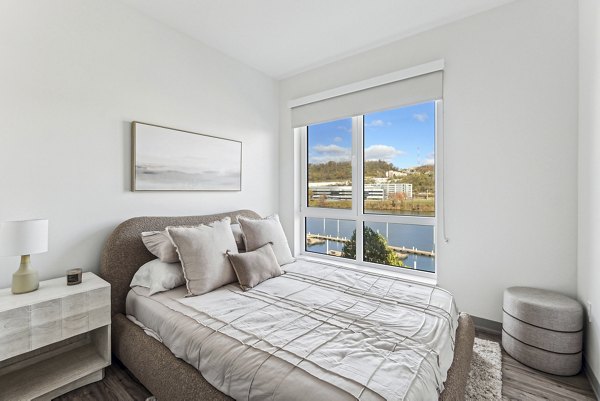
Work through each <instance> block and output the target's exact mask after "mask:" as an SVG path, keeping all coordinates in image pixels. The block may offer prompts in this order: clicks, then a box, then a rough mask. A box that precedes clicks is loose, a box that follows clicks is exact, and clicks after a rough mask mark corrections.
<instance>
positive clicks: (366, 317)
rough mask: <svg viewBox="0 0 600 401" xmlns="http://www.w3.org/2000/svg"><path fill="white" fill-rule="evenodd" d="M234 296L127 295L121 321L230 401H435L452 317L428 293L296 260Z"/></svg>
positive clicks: (448, 303) (438, 296)
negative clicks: (182, 362) (197, 373)
mask: <svg viewBox="0 0 600 401" xmlns="http://www.w3.org/2000/svg"><path fill="white" fill-rule="evenodd" d="M284 270H285V271H286V274H284V275H283V276H280V277H277V278H274V279H271V280H267V281H265V282H264V283H262V284H260V285H259V286H257V287H255V288H254V289H252V290H250V291H247V292H243V291H241V290H240V289H239V287H238V286H237V285H234V284H231V285H227V286H224V287H222V288H219V289H217V290H215V291H213V292H210V293H208V294H204V295H201V296H197V297H185V294H186V290H185V288H184V287H179V288H176V289H174V290H171V291H167V292H164V293H160V294H155V295H153V296H148V290H147V289H145V288H142V287H135V288H134V289H132V290H131V291H130V292H129V294H128V296H127V305H126V308H127V315H128V317H129V318H130V319H132V320H133V321H136V322H137V323H138V324H139V325H141V326H142V327H144V328H145V329H146V330H147V333H148V334H149V335H152V336H154V337H155V338H157V339H159V340H160V341H162V342H163V343H164V344H165V345H166V346H167V347H168V348H169V349H170V350H171V351H172V352H173V354H174V355H175V356H177V357H178V358H181V359H183V360H185V361H186V362H188V363H189V364H191V365H192V366H194V367H195V368H196V369H198V370H199V371H200V372H201V373H202V375H203V376H204V377H205V378H206V380H207V381H208V382H209V383H211V384H212V385H213V386H214V387H216V388H217V389H219V390H220V391H222V392H223V393H225V394H228V395H230V396H231V397H233V398H235V399H237V400H249V399H252V400H263V399H269V400H286V401H288V400H290V401H293V400H298V401H300V400H332V401H336V400H340V401H341V400H356V399H359V400H366V401H370V400H384V399H387V400H435V399H437V397H438V394H439V393H440V392H441V391H442V390H443V382H444V381H445V380H446V375H447V371H448V369H449V367H450V365H451V363H452V358H453V354H454V352H453V349H454V336H455V333H456V327H457V326H458V311H457V309H456V306H455V303H454V299H453V297H452V296H451V294H449V293H448V292H447V291H445V290H443V289H440V288H439V287H435V286H429V285H424V284H420V283H416V282H411V281H407V280H400V279H394V278H391V277H389V276H383V275H378V274H374V273H368V272H361V271H355V270H349V269H344V268H340V267H336V266H333V265H329V264H323V263H315V262H309V261H303V260H299V261H297V262H295V263H292V264H289V265H285V266H284Z"/></svg>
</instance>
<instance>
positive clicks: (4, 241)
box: [0, 220, 48, 256]
mask: <svg viewBox="0 0 600 401" xmlns="http://www.w3.org/2000/svg"><path fill="white" fill-rule="evenodd" d="M46 251H48V220H23V221H4V222H1V223H0V256H19V255H31V254H33V253H42V252H46Z"/></svg>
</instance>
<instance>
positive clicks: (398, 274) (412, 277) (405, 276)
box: [296, 253, 437, 285]
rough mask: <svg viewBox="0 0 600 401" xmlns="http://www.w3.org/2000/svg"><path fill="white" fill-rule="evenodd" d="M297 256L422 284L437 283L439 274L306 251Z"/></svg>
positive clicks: (310, 260)
mask: <svg viewBox="0 0 600 401" xmlns="http://www.w3.org/2000/svg"><path fill="white" fill-rule="evenodd" d="M296 258H297V259H301V260H306V261H309V262H317V263H325V264H329V265H334V266H339V267H343V268H346V269H350V270H357V271H367V272H370V273H376V274H381V275H383V276H388V277H393V278H399V279H402V280H408V281H414V282H417V283H421V284H427V285H437V276H436V275H435V274H434V273H432V274H427V276H428V277H424V276H421V275H417V274H411V273H405V272H403V271H398V270H388V269H384V268H380V269H378V268H376V267H371V266H366V265H363V264H358V263H348V262H344V261H341V260H337V258H336V259H333V258H328V257H318V256H310V255H307V254H304V253H302V254H300V255H298V256H296Z"/></svg>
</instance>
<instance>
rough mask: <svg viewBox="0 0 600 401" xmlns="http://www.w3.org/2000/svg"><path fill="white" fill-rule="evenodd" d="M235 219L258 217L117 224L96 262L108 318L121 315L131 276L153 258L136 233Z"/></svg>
mask: <svg viewBox="0 0 600 401" xmlns="http://www.w3.org/2000/svg"><path fill="white" fill-rule="evenodd" d="M238 215H242V216H246V217H251V218H259V217H260V216H259V215H258V214H257V213H255V212H253V211H252V210H237V211H233V212H228V213H220V214H211V215H206V216H179V217H134V218H132V219H129V220H126V221H124V222H123V223H121V224H119V225H118V226H117V228H115V230H114V231H113V232H112V234H111V235H110V236H109V237H108V240H107V241H106V245H104V250H103V251H102V257H101V260H100V276H101V277H102V278H103V279H104V280H106V281H108V282H109V283H110V285H111V315H115V314H117V313H123V314H124V313H125V298H126V297H127V292H129V283H131V279H132V278H133V275H134V274H135V272H136V271H137V270H138V269H139V267H140V266H141V265H143V264H144V263H146V262H148V261H150V260H152V259H154V258H155V256H154V255H152V254H151V253H150V252H148V250H147V249H146V247H145V246H144V243H143V242H142V238H141V236H140V233H142V232H143V231H155V230H163V229H164V228H165V227H167V226H178V225H197V224H206V223H211V222H213V221H215V220H220V219H222V218H224V217H227V216H229V217H231V221H232V223H235V222H237V220H236V216H238Z"/></svg>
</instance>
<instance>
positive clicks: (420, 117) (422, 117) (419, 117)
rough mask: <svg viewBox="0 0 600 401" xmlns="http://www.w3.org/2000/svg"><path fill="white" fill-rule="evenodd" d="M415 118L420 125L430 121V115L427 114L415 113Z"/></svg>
mask: <svg viewBox="0 0 600 401" xmlns="http://www.w3.org/2000/svg"><path fill="white" fill-rule="evenodd" d="M413 118H414V119H415V120H417V121H418V122H420V123H424V122H425V121H427V120H429V115H428V114H427V113H415V114H413Z"/></svg>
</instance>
